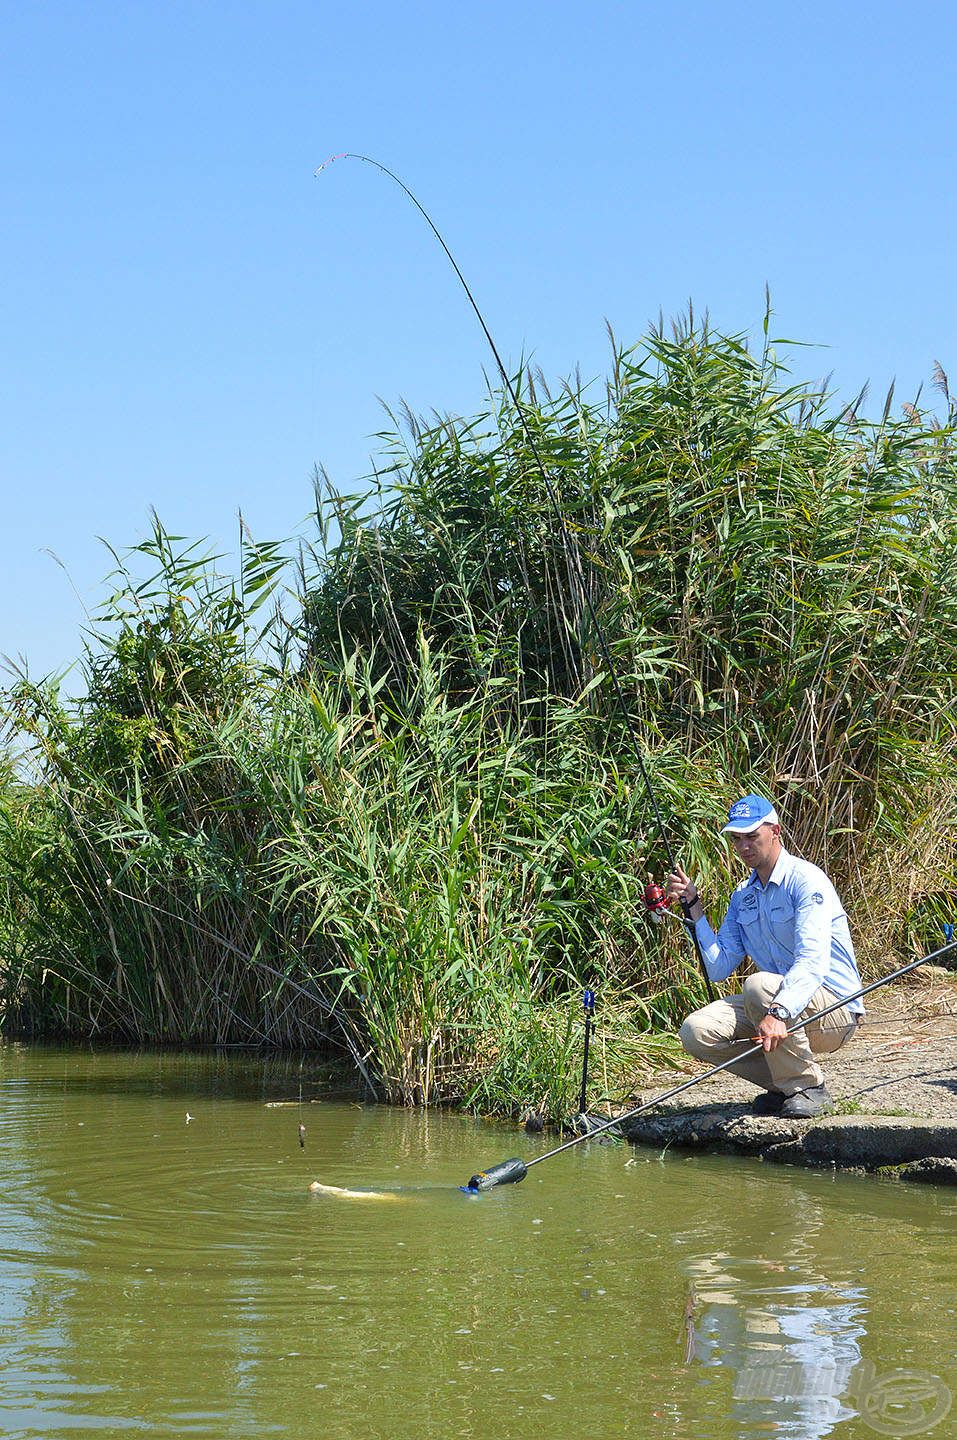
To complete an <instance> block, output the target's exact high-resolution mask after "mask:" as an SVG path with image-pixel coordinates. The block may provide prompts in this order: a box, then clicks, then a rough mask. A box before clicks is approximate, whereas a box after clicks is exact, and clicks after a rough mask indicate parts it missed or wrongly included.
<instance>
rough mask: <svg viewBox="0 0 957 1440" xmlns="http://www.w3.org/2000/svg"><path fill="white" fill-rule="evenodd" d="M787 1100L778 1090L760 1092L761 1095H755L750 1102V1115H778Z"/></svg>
mask: <svg viewBox="0 0 957 1440" xmlns="http://www.w3.org/2000/svg"><path fill="white" fill-rule="evenodd" d="M787 1098H788V1097H787V1096H786V1095H784V1094H782V1093H781V1091H780V1090H762V1091H761V1094H760V1095H755V1097H754V1099H753V1100H752V1101H751V1114H752V1115H780V1113H781V1110H782V1107H783V1105H784V1102H785V1100H786V1099H787Z"/></svg>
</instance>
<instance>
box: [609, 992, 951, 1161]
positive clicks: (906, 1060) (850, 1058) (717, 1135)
mask: <svg viewBox="0 0 957 1440" xmlns="http://www.w3.org/2000/svg"><path fill="white" fill-rule="evenodd" d="M915 975H916V977H917V978H916V979H915V980H914V981H913V982H911V983H908V984H900V985H896V986H894V987H893V989H888V990H887V991H878V992H877V994H876V995H875V996H874V1001H875V1003H874V1004H873V1005H872V1007H871V1009H870V1010H869V1012H868V1017H867V1021H866V1023H865V1024H864V1025H863V1026H862V1027H861V1032H860V1034H859V1036H858V1037H857V1038H855V1039H854V1040H853V1041H852V1042H851V1043H850V1044H849V1045H847V1046H846V1047H845V1048H844V1049H843V1050H840V1051H839V1052H838V1053H837V1054H836V1055H834V1056H833V1057H830V1058H829V1059H828V1060H827V1061H826V1063H825V1066H824V1073H825V1078H826V1081H827V1085H828V1088H829V1089H830V1091H831V1093H832V1094H833V1096H834V1099H835V1102H836V1113H834V1114H832V1115H827V1116H822V1117H821V1118H820V1119H818V1120H803V1121H799V1120H781V1119H780V1118H778V1117H776V1116H760V1117H759V1116H756V1115H752V1114H751V1113H750V1111H749V1108H748V1107H749V1102H750V1100H751V1099H752V1097H753V1096H754V1094H755V1091H754V1089H753V1088H752V1087H751V1086H750V1085H748V1084H747V1083H746V1082H745V1081H743V1080H739V1079H738V1078H737V1077H736V1076H734V1075H730V1074H727V1073H725V1074H722V1075H720V1076H715V1077H714V1078H713V1079H711V1080H705V1081H703V1083H702V1084H701V1085H700V1086H696V1087H695V1088H694V1089H692V1090H689V1091H687V1092H685V1093H684V1094H683V1095H681V1096H679V1097H676V1099H675V1101H674V1102H672V1104H671V1105H670V1106H666V1107H663V1108H661V1109H658V1110H654V1111H651V1112H650V1113H649V1114H647V1115H638V1116H636V1117H635V1118H634V1119H633V1120H630V1121H627V1122H624V1123H623V1124H622V1131H623V1133H625V1134H626V1136H627V1138H628V1139H629V1140H631V1141H632V1142H633V1143H634V1144H637V1145H653V1146H656V1147H657V1148H658V1149H663V1148H664V1147H665V1146H675V1147H677V1148H679V1149H692V1150H694V1149H698V1150H717V1151H724V1152H726V1153H729V1152H730V1153H735V1154H739V1155H740V1154H743V1155H751V1156H755V1157H758V1158H760V1159H762V1160H766V1161H770V1162H782V1163H785V1164H790V1165H805V1166H816V1167H823V1168H828V1169H829V1168H834V1169H840V1170H866V1171H873V1172H881V1173H884V1174H889V1175H896V1176H899V1177H900V1178H901V1179H902V1180H922V1181H931V1182H934V1183H939V1184H948V1185H957V982H955V979H954V977H953V975H952V974H948V973H946V972H942V971H931V972H930V973H924V972H922V971H917V972H915ZM696 1069H703V1067H700V1066H695V1065H694V1064H693V1063H692V1062H690V1061H689V1062H688V1068H687V1070H686V1071H685V1072H683V1074H676V1073H675V1071H673V1070H671V1071H664V1072H659V1073H658V1074H656V1075H654V1076H653V1077H651V1079H650V1081H649V1082H646V1083H645V1084H643V1085H642V1097H643V1098H646V1099H650V1098H651V1097H652V1096H653V1095H654V1094H655V1093H661V1092H663V1091H665V1090H667V1089H669V1088H671V1087H672V1086H674V1085H675V1084H679V1083H680V1082H681V1080H682V1078H690V1077H691V1076H692V1075H694V1073H695V1070H696Z"/></svg>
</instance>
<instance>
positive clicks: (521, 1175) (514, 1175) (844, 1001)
mask: <svg viewBox="0 0 957 1440" xmlns="http://www.w3.org/2000/svg"><path fill="white" fill-rule="evenodd" d="M951 950H957V940H948V942H947V944H946V945H942V946H941V947H940V949H939V950H934V951H932V952H931V954H930V955H922V956H921V957H920V958H919V959H918V960H912V961H911V962H910V963H909V964H908V965H902V966H901V968H900V969H899V970H892V971H891V973H890V974H889V975H884V976H883V977H882V978H881V979H880V980H874V981H872V982H871V984H870V985H865V986H863V987H862V989H860V990H855V991H854V993H853V995H843V996H841V998H840V999H839V1000H835V1001H834V1003H833V1005H825V1006H824V1009H823V1010H817V1011H815V1013H814V1014H813V1015H807V1016H805V1017H804V1019H802V1020H798V1021H796V1022H795V1024H793V1025H789V1026H788V1029H787V1032H786V1033H787V1034H788V1035H793V1034H794V1032H795V1030H803V1029H804V1028H805V1026H807V1025H811V1024H813V1022H814V1021H815V1020H823V1018H824V1016H825V1015H831V1014H833V1012H834V1011H835V1010H840V1009H841V1007H842V1006H844V1005H848V1004H850V1002H851V1001H852V1000H860V999H862V998H863V997H864V996H865V995H870V994H871V992H872V991H873V990H879V989H880V988H881V986H882V985H888V984H890V982H891V981H892V980H899V979H900V977H901V976H902V975H907V974H909V972H910V971H911V970H916V969H917V967H918V965H926V964H927V963H928V961H930V960H937V959H939V957H940V956H941V955H946V954H948V952H949V951H951ZM764 1048H765V1047H764V1045H763V1044H762V1043H761V1042H758V1043H757V1044H754V1045H751V1046H749V1047H748V1049H747V1050H742V1051H741V1053H740V1054H739V1055H733V1056H732V1057H731V1059H730V1060H722V1062H721V1064H720V1065H712V1067H711V1069H710V1070H706V1071H705V1072H704V1074H703V1075H694V1076H692V1078H691V1079H690V1080H685V1081H683V1082H682V1084H680V1085H675V1086H674V1088H673V1089H672V1090H666V1091H665V1092H664V1094H662V1095H656V1096H655V1098H654V1099H653V1100H645V1101H644V1102H643V1103H642V1104H640V1105H635V1106H633V1107H632V1109H631V1110H626V1111H625V1112H624V1114H623V1115H618V1116H616V1117H615V1119H614V1120H606V1121H604V1122H603V1123H602V1124H601V1125H596V1126H594V1128H593V1129H591V1130H589V1131H587V1132H586V1133H585V1134H584V1135H575V1136H574V1137H573V1138H572V1139H571V1140H566V1141H565V1142H564V1143H563V1144H562V1145H556V1146H555V1148H554V1149H553V1150H546V1152H545V1154H544V1155H536V1156H535V1157H534V1158H533V1159H531V1160H522V1159H520V1158H519V1157H514V1158H513V1159H511V1160H502V1161H500V1163H499V1164H498V1165H492V1166H490V1168H489V1169H488V1170H479V1171H477V1173H476V1174H475V1175H473V1176H472V1178H471V1179H470V1180H469V1182H468V1184H467V1185H460V1186H459V1189H460V1190H462V1191H464V1192H465V1194H467V1195H478V1194H481V1192H482V1191H484V1190H494V1189H495V1187H496V1185H515V1184H517V1183H518V1182H519V1181H520V1180H524V1179H525V1176H526V1175H527V1174H528V1172H529V1170H531V1168H532V1166H533V1165H541V1164H542V1163H543V1162H544V1161H545V1160H551V1159H552V1157H553V1156H555V1155H561V1153H562V1151H563V1150H571V1149H572V1147H573V1146H575V1145H580V1144H581V1143H582V1141H583V1140H592V1139H594V1137H595V1136H596V1135H600V1134H601V1133H602V1131H604V1130H611V1129H612V1128H613V1127H614V1126H615V1125H620V1124H621V1123H622V1121H623V1120H631V1119H632V1118H633V1117H634V1116H635V1115H641V1114H643V1113H644V1111H646V1110H653V1109H654V1108H655V1106H656V1105H661V1104H662V1103H663V1102H664V1101H665V1100H671V1099H673V1097H674V1096H675V1095H681V1094H682V1093H683V1092H684V1091H685V1090H690V1089H691V1088H692V1087H693V1086H695V1085H700V1084H701V1082H702V1080H710V1079H711V1077H712V1075H719V1074H720V1073H721V1071H722V1070H730V1069H731V1067H732V1066H733V1065H737V1064H738V1062H739V1061H741V1060H745V1059H747V1057H748V1056H749V1055H756V1054H757V1053H758V1052H759V1051H761V1050H764Z"/></svg>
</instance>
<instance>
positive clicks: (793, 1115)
mask: <svg viewBox="0 0 957 1440" xmlns="http://www.w3.org/2000/svg"><path fill="white" fill-rule="evenodd" d="M833 1105H834V1101H833V1100H832V1098H831V1094H830V1091H829V1090H828V1088H827V1086H826V1085H811V1086H809V1087H808V1089H807V1090H798V1091H797V1093H796V1094H794V1095H788V1096H787V1098H786V1099H785V1101H784V1104H783V1105H782V1106H781V1112H780V1113H781V1117H782V1119H784V1120H813V1119H814V1117H815V1116H816V1115H824V1114H825V1113H826V1112H827V1111H828V1110H830V1109H832V1108H833Z"/></svg>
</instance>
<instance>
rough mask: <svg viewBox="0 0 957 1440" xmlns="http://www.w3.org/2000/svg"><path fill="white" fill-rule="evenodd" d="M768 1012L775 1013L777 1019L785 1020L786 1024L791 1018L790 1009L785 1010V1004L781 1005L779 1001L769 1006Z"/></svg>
mask: <svg viewBox="0 0 957 1440" xmlns="http://www.w3.org/2000/svg"><path fill="white" fill-rule="evenodd" d="M768 1014H769V1015H773V1016H774V1018H775V1020H781V1021H783V1023H784V1024H785V1025H786V1024H787V1022H788V1021H789V1020H790V1018H791V1012H790V1010H785V1008H784V1006H783V1005H779V1004H778V1003H777V1001H775V1003H774V1004H773V1005H769V1006H768Z"/></svg>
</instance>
